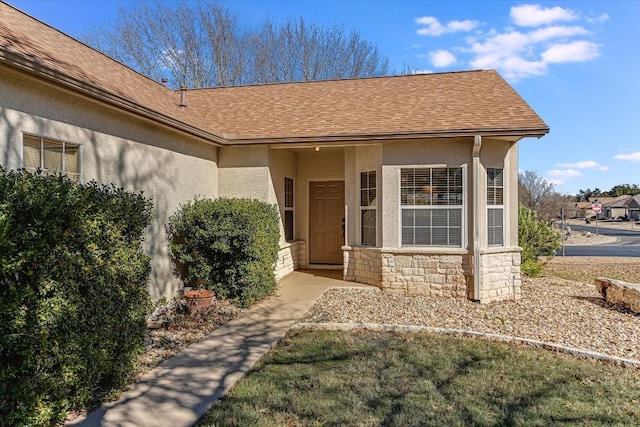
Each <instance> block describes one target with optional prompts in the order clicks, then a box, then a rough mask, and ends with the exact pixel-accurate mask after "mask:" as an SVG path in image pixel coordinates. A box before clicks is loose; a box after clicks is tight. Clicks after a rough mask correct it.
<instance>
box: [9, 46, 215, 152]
mask: <svg viewBox="0 0 640 427" xmlns="http://www.w3.org/2000/svg"><path fill="white" fill-rule="evenodd" d="M0 63H4V64H6V65H8V66H10V67H13V68H16V69H19V70H21V71H26V72H28V73H30V74H32V75H34V76H36V77H38V78H41V79H43V80H46V81H49V82H52V83H55V84H56V85H59V86H62V87H64V88H66V89H69V90H72V91H74V92H78V93H81V94H82V95H84V96H87V97H89V98H92V99H95V100H98V101H101V102H103V103H105V104H108V105H110V106H113V107H116V108H118V109H121V110H125V111H127V112H129V113H133V114H134V115H138V116H141V117H144V118H146V119H150V120H153V121H156V122H159V123H161V124H163V125H165V126H168V127H170V128H173V129H176V130H178V131H181V132H184V133H186V134H189V135H191V136H194V137H197V138H199V139H203V140H205V141H207V142H209V143H213V144H214V145H217V146H223V145H226V140H225V139H224V138H223V137H220V136H219V135H215V134H212V133H210V132H207V131H204V130H202V129H200V128H199V127H197V126H193V125H190V124H188V123H185V122H183V121H181V120H177V119H175V118H173V117H170V116H167V115H165V114H162V113H159V112H157V111H155V110H152V109H150V108H147V107H144V106H143V105H140V104H138V103H136V102H134V101H132V100H130V99H127V98H124V97H122V96H120V95H116V94H114V93H111V92H109V91H106V90H104V89H101V88H99V87H98V86H95V85H92V84H90V83H87V82H85V81H82V80H78V79H76V78H73V77H71V76H69V75H67V74H64V73H62V72H60V71H57V70H55V69H53V68H51V67H48V66H46V65H43V64H41V63H39V62H38V61H35V60H33V59H31V58H28V57H25V56H23V55H20V54H17V53H15V52H11V51H9V50H7V49H5V48H4V47H3V46H0Z"/></svg>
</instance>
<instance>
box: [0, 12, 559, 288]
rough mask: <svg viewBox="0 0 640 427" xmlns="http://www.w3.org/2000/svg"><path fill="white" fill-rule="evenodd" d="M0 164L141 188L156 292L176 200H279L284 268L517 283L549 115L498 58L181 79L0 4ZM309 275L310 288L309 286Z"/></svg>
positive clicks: (403, 281) (169, 278)
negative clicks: (527, 175) (239, 81)
mask: <svg viewBox="0 0 640 427" xmlns="http://www.w3.org/2000/svg"><path fill="white" fill-rule="evenodd" d="M0 17H1V19H0V164H2V165H3V167H5V168H13V169H17V168H22V167H24V168H27V169H35V168H43V169H45V170H48V171H62V172H64V173H67V174H68V175H69V176H70V177H72V178H73V179H75V180H77V181H79V182H87V181H90V180H96V181H99V182H102V183H114V184H116V185H118V186H122V187H125V188H127V189H130V190H144V192H145V194H146V195H147V196H149V197H151V198H152V199H153V201H154V204H155V216H156V220H155V222H154V223H153V225H152V226H151V227H150V228H149V230H148V234H147V238H146V240H145V244H146V247H145V250H146V252H147V253H148V254H149V255H150V256H151V257H152V277H151V283H150V285H149V290H150V293H151V295H152V297H154V298H159V297H161V296H171V295H173V294H174V293H175V292H176V291H177V290H178V289H179V287H180V286H181V284H180V283H179V282H178V281H177V279H176V278H174V277H173V275H172V267H171V262H170V259H169V257H168V254H167V238H166V235H165V231H164V224H165V223H166V221H167V218H168V216H170V215H171V214H172V213H173V212H175V210H176V209H177V208H178V206H179V205H180V204H181V203H185V202H187V201H188V200H191V199H193V198H194V197H195V196H201V197H210V198H216V197H246V198H254V199H259V200H262V201H265V202H268V203H272V204H276V205H277V206H278V208H279V212H280V223H281V236H282V237H281V241H280V248H281V249H280V255H279V260H278V264H277V265H276V266H275V269H276V273H277V276H278V277H282V276H283V275H285V274H287V273H289V272H291V271H293V270H294V269H297V268H305V269H310V268H327V267H331V268H340V269H342V271H343V277H344V279H345V280H350V281H357V282H362V283H368V284H371V285H375V286H378V287H380V288H382V289H385V290H389V291H395V292H404V293H408V294H423V295H430V296H432V297H454V298H469V299H473V300H478V301H493V300H502V299H511V298H518V297H519V296H520V285H521V277H520V250H521V249H520V248H519V247H518V195H517V189H518V144H517V143H518V141H520V140H521V139H522V138H530V137H533V138H539V137H542V136H544V135H545V134H547V133H548V132H549V128H548V127H547V125H546V124H545V123H544V122H543V121H542V120H541V119H540V117H539V116H538V115H537V114H536V113H535V112H534V111H533V110H532V109H531V107H529V105H527V103H526V102H525V101H524V100H523V99H522V98H521V97H520V96H519V95H518V94H517V93H516V92H515V91H514V90H513V88H512V87H511V86H509V84H507V83H506V82H505V81H504V80H503V79H502V77H500V75H499V74H498V73H497V72H495V71H491V70H489V71H468V72H455V73H441V74H423V75H409V76H395V77H379V78H364V79H350V80H331V81H319V82H307V83H285V84H268V85H256V86H244V87H220V88H211V89H198V90H188V91H186V90H183V91H173V90H170V89H168V88H166V87H165V86H163V85H162V84H161V83H159V82H155V81H153V80H150V79H149V78H147V77H145V76H142V75H140V74H139V73H137V72H135V71H134V70H132V69H130V68H127V67H125V66H124V65H122V64H120V63H118V62H116V61H114V60H113V59H111V58H109V57H107V56H105V55H103V54H102V53H100V52H97V51H95V50H94V49H92V48H90V47H88V46H86V45H84V44H82V43H80V42H78V41H76V40H74V39H72V38H70V37H68V36H67V35H65V34H63V33H61V32H60V31H58V30H56V29H55V28H52V27H50V26H48V25H46V24H44V23H42V22H40V21H38V20H36V19H34V18H32V17H30V16H28V15H26V14H24V13H22V12H20V11H19V10H17V9H15V8H13V7H12V6H9V5H8V4H6V3H0ZM301 285H303V284H301Z"/></svg>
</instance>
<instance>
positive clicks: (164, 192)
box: [83, 130, 180, 300]
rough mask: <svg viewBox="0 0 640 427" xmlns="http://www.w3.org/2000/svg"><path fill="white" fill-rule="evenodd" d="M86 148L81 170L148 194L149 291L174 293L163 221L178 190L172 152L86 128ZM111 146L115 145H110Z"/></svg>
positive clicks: (158, 295) (175, 286) (157, 294)
mask: <svg viewBox="0 0 640 427" xmlns="http://www.w3.org/2000/svg"><path fill="white" fill-rule="evenodd" d="M85 141H87V142H89V141H90V144H87V150H86V151H85V153H83V154H84V156H83V157H84V162H85V165H86V168H85V170H87V169H89V170H90V171H93V172H94V173H95V175H96V176H90V175H89V176H87V174H85V180H87V179H95V180H97V181H98V182H101V183H113V184H114V185H116V186H118V187H122V188H124V189H126V190H128V191H133V192H139V191H142V192H143V194H144V195H145V196H146V197H148V198H151V200H152V201H153V206H154V212H153V214H154V220H153V222H152V223H151V225H150V226H149V228H148V229H147V233H146V235H145V239H144V250H145V253H146V254H147V255H149V256H150V257H151V266H152V270H151V277H150V284H149V293H150V295H151V298H152V299H153V300H157V299H159V298H161V297H163V296H166V297H171V296H173V295H175V293H176V292H177V291H178V289H179V287H180V283H179V281H178V279H176V278H175V277H174V275H173V265H172V262H171V260H170V258H169V253H168V241H167V237H166V233H165V229H164V225H165V223H166V221H167V218H168V216H169V215H170V214H171V212H168V210H169V209H171V208H172V206H171V205H172V204H171V203H170V201H169V198H170V197H171V195H174V194H176V193H177V192H178V185H177V183H178V178H179V177H178V167H177V166H176V165H175V157H174V156H173V155H172V153H170V152H168V151H166V150H163V149H160V148H157V147H151V146H148V145H144V144H142V143H137V142H131V141H125V140H119V141H118V142H117V144H114V143H113V141H104V140H100V138H99V137H98V136H97V135H96V133H95V132H92V131H89V130H86V131H85ZM114 146H115V147H114Z"/></svg>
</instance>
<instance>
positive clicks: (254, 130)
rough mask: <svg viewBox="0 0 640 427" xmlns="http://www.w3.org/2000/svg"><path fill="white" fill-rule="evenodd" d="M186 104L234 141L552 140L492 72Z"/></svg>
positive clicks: (330, 85)
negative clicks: (479, 136) (460, 136)
mask: <svg viewBox="0 0 640 427" xmlns="http://www.w3.org/2000/svg"><path fill="white" fill-rule="evenodd" d="M187 97H188V103H189V105H190V107H191V108H193V109H194V110H195V111H197V112H198V113H199V114H200V115H201V116H202V117H204V118H205V119H206V121H207V122H208V123H209V125H210V126H212V127H214V128H215V129H217V130H218V131H219V132H222V133H223V134H230V135H233V137H234V138H237V139H252V138H287V137H290V138H296V137H297V138H305V137H317V136H334V135H335V136H349V135H389V134H414V133H419V134H438V133H455V132H462V133H474V132H484V133H491V132H492V131H512V132H513V133H514V134H521V135H532V134H535V136H542V135H543V134H544V133H547V132H548V128H547V125H546V124H545V123H544V122H543V121H542V119H540V117H539V116H538V115H537V114H536V113H535V112H534V111H533V110H532V109H531V107H529V105H527V103H526V102H524V100H523V99H522V98H521V97H520V96H519V95H518V94H517V93H516V92H515V91H514V90H513V89H512V88H511V86H509V84H507V83H506V82H505V81H504V80H503V79H502V77H500V75H499V74H498V73H497V72H495V71H468V72H456V73H441V74H420V75H410V76H395V77H375V78H364V79H351V80H332V81H319V82H303V83H285V84H269V85H262V86H244V87H228V88H212V89H199V90H192V91H189V93H188V95H187Z"/></svg>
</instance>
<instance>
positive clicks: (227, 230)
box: [167, 198, 280, 307]
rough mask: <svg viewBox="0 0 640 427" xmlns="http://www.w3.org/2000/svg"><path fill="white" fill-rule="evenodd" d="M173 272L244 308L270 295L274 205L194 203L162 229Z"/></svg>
mask: <svg viewBox="0 0 640 427" xmlns="http://www.w3.org/2000/svg"><path fill="white" fill-rule="evenodd" d="M167 233H168V236H169V241H170V250H171V254H172V256H173V258H174V261H175V262H176V273H177V275H178V276H179V277H180V278H181V279H182V280H183V282H184V283H185V284H186V285H188V286H194V287H203V288H206V289H210V290H212V291H214V292H215V293H216V295H218V296H219V297H221V298H225V299H230V300H232V301H233V302H235V303H236V304H238V305H240V306H241V307H248V306H250V305H251V304H254V303H256V302H258V301H260V300H261V299H263V298H264V297H266V296H267V295H270V294H272V293H273V292H275V290H276V287H277V283H276V279H275V273H274V270H273V268H274V265H275V262H276V260H277V257H278V249H279V240H280V230H279V228H278V210H277V208H276V207H275V206H273V205H269V204H267V203H264V202H260V201H258V200H249V199H226V198H221V199H216V200H210V199H196V200H194V201H191V202H189V203H187V204H185V205H182V206H181V207H180V209H179V210H178V211H177V212H176V213H175V214H174V215H172V216H171V218H170V219H169V223H168V225H167Z"/></svg>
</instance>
